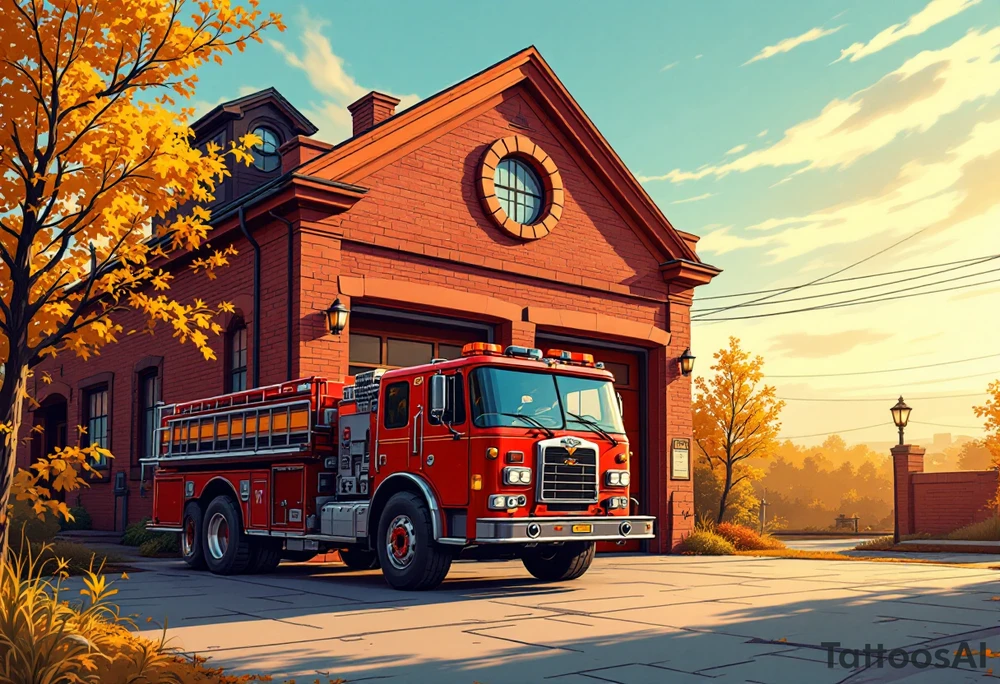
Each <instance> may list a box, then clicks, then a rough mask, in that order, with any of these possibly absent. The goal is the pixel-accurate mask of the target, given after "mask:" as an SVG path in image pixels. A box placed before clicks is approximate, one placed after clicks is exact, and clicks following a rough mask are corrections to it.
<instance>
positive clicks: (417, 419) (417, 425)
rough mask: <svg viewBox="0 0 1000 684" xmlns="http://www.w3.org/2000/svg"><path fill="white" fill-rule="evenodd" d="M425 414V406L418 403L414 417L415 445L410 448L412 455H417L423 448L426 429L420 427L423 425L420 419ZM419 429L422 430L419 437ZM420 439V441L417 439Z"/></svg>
mask: <svg viewBox="0 0 1000 684" xmlns="http://www.w3.org/2000/svg"><path fill="white" fill-rule="evenodd" d="M423 416H424V407H423V406H421V405H419V404H418V405H417V413H416V415H415V416H414V417H413V446H412V448H411V449H410V455H412V456H416V455H417V454H419V453H420V451H421V450H422V449H423V441H424V431H423V430H421V429H420V428H421V425H422V423H421V421H420V419H421V418H423ZM417 430H420V435H419V437H418V435H417ZM418 439H419V442H418V441H417V440H418Z"/></svg>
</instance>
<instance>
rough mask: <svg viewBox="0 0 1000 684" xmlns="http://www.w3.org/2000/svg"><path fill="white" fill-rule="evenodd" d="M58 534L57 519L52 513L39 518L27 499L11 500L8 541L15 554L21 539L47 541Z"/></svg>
mask: <svg viewBox="0 0 1000 684" xmlns="http://www.w3.org/2000/svg"><path fill="white" fill-rule="evenodd" d="M57 534H59V520H58V519H57V518H56V517H55V516H54V515H46V516H45V517H44V518H40V517H39V516H38V515H36V514H35V512H34V511H33V510H32V509H31V504H30V503H28V502H27V501H13V502H12V503H11V512H10V543H11V546H12V547H13V551H14V553H15V554H16V553H17V552H18V551H19V550H20V544H21V541H22V539H23V540H26V541H28V542H47V541H51V540H52V539H54V538H55V536H56V535H57Z"/></svg>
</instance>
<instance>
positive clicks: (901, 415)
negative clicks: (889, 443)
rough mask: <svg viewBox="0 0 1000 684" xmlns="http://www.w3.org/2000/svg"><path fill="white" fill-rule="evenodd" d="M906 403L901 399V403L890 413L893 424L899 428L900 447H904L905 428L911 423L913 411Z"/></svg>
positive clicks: (897, 403)
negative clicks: (911, 412)
mask: <svg viewBox="0 0 1000 684" xmlns="http://www.w3.org/2000/svg"><path fill="white" fill-rule="evenodd" d="M912 410H913V409H911V408H910V407H909V406H907V405H906V402H905V401H903V397H902V396H900V397H899V401H897V402H896V405H895V406H893V407H892V408H891V409H890V411H892V422H893V423H895V424H896V427H898V428H899V446H903V428H905V427H906V424H907V423H908V422H909V421H910V411H912Z"/></svg>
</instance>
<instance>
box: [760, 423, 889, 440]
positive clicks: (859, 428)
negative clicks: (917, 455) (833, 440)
mask: <svg viewBox="0 0 1000 684" xmlns="http://www.w3.org/2000/svg"><path fill="white" fill-rule="evenodd" d="M885 426H886V423H885V421H883V422H881V423H876V424H875V425H866V426H865V427H857V428H849V429H847V430H834V431H833V432H817V433H816V434H813V435H794V436H792V437H778V439H807V438H809V437H829V436H830V435H839V434H842V433H844V432H860V431H861V430H871V429H872V428H884V427H885Z"/></svg>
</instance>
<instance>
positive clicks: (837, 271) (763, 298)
mask: <svg viewBox="0 0 1000 684" xmlns="http://www.w3.org/2000/svg"><path fill="white" fill-rule="evenodd" d="M931 225H933V224H931ZM930 227H931V226H930V225H927V226H924V227H923V228H921V229H920V230H918V231H916V232H914V233H910V234H909V235H908V236H906V237H905V238H903V239H902V240H898V241H896V242H894V243H892V244H891V245H889V246H888V247H885V248H883V249H880V250H879V251H877V252H875V253H874V254H872V255H869V256H866V257H865V258H864V259H861V260H859V261H855V262H854V263H852V264H848V265H847V266H844V267H843V268H841V269H839V270H836V271H834V272H833V273H828V274H827V275H825V276H822V277H820V278H816V279H815V280H810V281H809V282H808V283H803V284H802V285H795V286H793V287H789V288H786V289H784V290H781V291H780V293H781V294H784V293H787V292H794V291H795V290H800V289H802V288H803V287H810V286H812V285H815V284H816V283H821V282H823V281H824V280H829V279H830V278H833V277H834V276H838V275H840V274H841V273H844V272H845V271H849V270H850V269H852V268H854V267H855V266H860V265H861V264H863V263H865V262H867V261H871V260H872V259H874V258H875V257H877V256H881V255H882V254H885V253H886V252H888V251H889V250H891V249H893V248H895V247H898V246H899V245H901V244H903V243H904V242H906V241H907V240H912V239H913V238H915V237H917V236H918V235H920V234H921V233H923V232H924V231H926V230H927V229H928V228H930ZM778 294H779V293H774V294H769V295H765V296H764V297H760V298H759V299H754V300H752V301H749V302H744V303H742V304H733V305H732V306H730V307H728V308H723V309H721V310H720V311H718V312H717V313H722V312H724V311H729V310H730V309H735V308H737V307H741V306H747V305H749V304H756V303H757V302H763V301H765V300H768V299H771V298H772V297H776V296H777V295H778ZM715 320H726V319H715Z"/></svg>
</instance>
